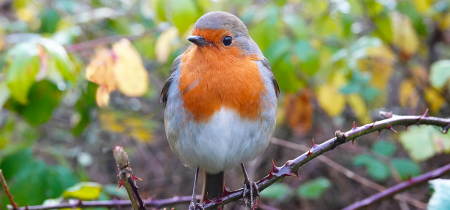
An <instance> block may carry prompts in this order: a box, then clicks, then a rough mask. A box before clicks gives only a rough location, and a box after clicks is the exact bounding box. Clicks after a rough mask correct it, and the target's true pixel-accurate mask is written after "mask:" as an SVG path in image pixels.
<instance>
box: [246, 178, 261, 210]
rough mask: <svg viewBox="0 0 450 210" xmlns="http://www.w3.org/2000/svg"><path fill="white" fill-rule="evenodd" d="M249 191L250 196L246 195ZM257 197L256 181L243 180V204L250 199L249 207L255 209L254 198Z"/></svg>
mask: <svg viewBox="0 0 450 210" xmlns="http://www.w3.org/2000/svg"><path fill="white" fill-rule="evenodd" d="M248 193H250V197H247V196H246V195H247V194H248ZM257 197H258V198H259V190H258V186H257V185H256V182H252V181H250V180H248V179H247V180H245V182H244V196H243V199H244V202H245V205H247V204H248V203H249V201H250V207H251V208H252V209H255V207H256V198H257Z"/></svg>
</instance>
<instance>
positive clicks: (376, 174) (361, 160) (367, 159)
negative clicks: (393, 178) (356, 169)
mask: <svg viewBox="0 0 450 210" xmlns="http://www.w3.org/2000/svg"><path fill="white" fill-rule="evenodd" d="M353 165H355V166H366V170H367V172H368V173H369V175H370V176H371V177H372V178H374V179H375V180H377V181H384V180H386V179H387V178H389V176H390V175H391V172H390V171H389V168H388V167H387V166H386V164H384V163H383V162H381V161H379V160H377V159H375V158H373V157H372V156H370V155H358V156H356V157H355V159H353Z"/></svg>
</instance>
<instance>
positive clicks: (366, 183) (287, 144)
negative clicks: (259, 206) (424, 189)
mask: <svg viewBox="0 0 450 210" xmlns="http://www.w3.org/2000/svg"><path fill="white" fill-rule="evenodd" d="M271 143H273V144H276V145H280V146H283V147H287V148H291V149H295V150H298V151H302V152H306V151H308V150H309V148H308V147H307V146H304V145H302V144H296V143H293V142H289V141H286V140H283V139H277V138H272V139H271ZM317 159H319V160H320V161H322V162H323V163H325V164H327V165H328V166H330V167H331V168H333V169H334V170H336V171H338V172H340V173H342V174H344V175H345V176H347V177H348V178H350V179H353V180H355V181H356V182H359V183H360V184H362V185H364V186H367V187H369V188H372V189H374V190H377V191H380V192H381V191H383V190H386V188H385V187H383V186H381V185H379V184H377V183H375V182H372V181H370V180H369V179H366V178H364V177H362V176H360V175H358V174H356V173H354V172H353V171H351V170H349V169H347V168H345V167H344V166H342V165H340V164H339V163H337V162H335V161H334V160H332V159H330V158H328V157H326V156H324V155H321V156H319V157H317ZM394 198H395V199H396V200H399V201H403V202H406V203H409V204H411V205H413V206H415V207H417V208H419V209H426V208H427V204H426V203H423V202H421V201H419V200H416V199H413V198H410V197H408V196H405V195H402V194H398V195H395V196H394Z"/></svg>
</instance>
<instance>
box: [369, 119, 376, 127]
mask: <svg viewBox="0 0 450 210" xmlns="http://www.w3.org/2000/svg"><path fill="white" fill-rule="evenodd" d="M376 122H377V121H375V122H373V124H372V125H371V126H370V127H369V128H373V126H375V123H376Z"/></svg>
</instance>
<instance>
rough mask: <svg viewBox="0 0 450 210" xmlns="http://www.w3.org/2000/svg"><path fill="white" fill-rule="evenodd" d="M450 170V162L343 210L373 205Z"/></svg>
mask: <svg viewBox="0 0 450 210" xmlns="http://www.w3.org/2000/svg"><path fill="white" fill-rule="evenodd" d="M449 172H450V164H448V165H445V166H443V167H440V168H438V169H435V170H433V171H430V172H428V173H425V174H422V175H420V176H418V177H414V178H411V179H409V180H408V181H405V182H402V183H400V184H397V185H395V186H393V187H391V188H388V189H387V190H385V191H382V192H380V193H377V194H375V195H372V196H370V197H368V198H366V199H364V200H362V201H358V202H356V203H354V204H352V205H350V206H348V207H346V208H345V209H343V210H353V209H359V208H362V207H366V206H369V205H371V204H373V203H376V202H379V201H381V200H382V199H385V198H388V197H390V196H392V195H394V194H397V193H399V192H402V191H404V190H407V189H408V188H410V187H413V186H415V185H418V184H422V183H424V182H426V181H428V180H431V179H435V178H438V177H440V176H442V175H444V174H446V173H449Z"/></svg>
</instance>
